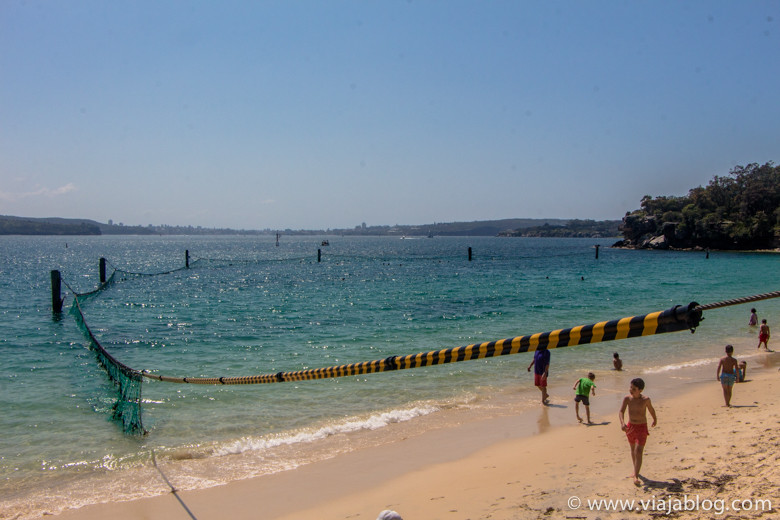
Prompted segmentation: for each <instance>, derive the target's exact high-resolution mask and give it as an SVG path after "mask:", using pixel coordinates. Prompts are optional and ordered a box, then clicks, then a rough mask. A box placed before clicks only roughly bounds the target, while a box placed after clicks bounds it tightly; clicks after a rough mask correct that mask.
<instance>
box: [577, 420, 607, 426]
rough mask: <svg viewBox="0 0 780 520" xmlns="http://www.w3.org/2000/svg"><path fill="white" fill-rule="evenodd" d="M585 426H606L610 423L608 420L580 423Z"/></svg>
mask: <svg viewBox="0 0 780 520" xmlns="http://www.w3.org/2000/svg"><path fill="white" fill-rule="evenodd" d="M582 424H584V425H585V426H607V425H608V424H612V423H611V422H610V421H601V422H592V423H586V422H584V423H582Z"/></svg>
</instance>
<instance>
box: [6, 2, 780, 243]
mask: <svg viewBox="0 0 780 520" xmlns="http://www.w3.org/2000/svg"><path fill="white" fill-rule="evenodd" d="M779 57H780V1H778V0H771V1H754V0H744V1H732V0H728V1H721V0H706V1H693V0H691V1H686V0H658V1H652V2H650V1H631V0H620V1H612V0H595V1H589V2H580V1H555V0H552V1H551V0H544V1H542V0H539V1H530V0H529V1H523V0H512V1H499V0H496V1H464V0H438V1H434V0H429V1H425V0H409V1H406V0H382V1H379V0H377V1H348V0H344V1H340V0H331V1H324V2H323V1H320V0H317V1H304V0H301V1H296V0H285V1H251V2H250V1H246V2H237V1H233V0H221V1H219V2H213V1H170V0H153V1H152V0H138V1H133V2H126V1H108V0H96V1H87V0H68V1H66V2H63V1H55V0H51V1H36V0H25V1H19V0H2V1H1V2H0V215H15V216H23V217H68V218H88V219H93V220H97V221H99V222H107V221H108V220H109V219H111V220H113V221H114V223H119V222H122V223H124V224H125V225H144V226H145V225H149V224H152V225H185V226H186V225H193V226H203V227H229V228H234V229H335V228H351V227H355V226H358V225H360V224H362V223H366V224H367V225H370V226H371V225H394V224H429V223H434V222H453V221H474V220H492V219H502V218H580V219H596V220H605V219H620V218H622V217H623V216H624V215H625V213H626V212H627V211H632V210H634V209H637V208H639V204H640V201H641V199H642V197H643V196H644V195H651V196H659V195H685V194H687V192H688V190H689V189H691V188H694V187H697V186H704V185H706V184H707V183H708V182H709V181H710V180H711V179H712V178H713V177H714V176H716V175H720V176H723V175H727V174H728V173H729V172H730V171H731V170H732V168H734V167H735V166H738V165H743V166H744V165H747V164H750V163H759V164H764V163H765V162H768V161H773V162H778V161H780V102H779V101H778V93H779V92H780V67H778V64H780V61H778V59H779Z"/></svg>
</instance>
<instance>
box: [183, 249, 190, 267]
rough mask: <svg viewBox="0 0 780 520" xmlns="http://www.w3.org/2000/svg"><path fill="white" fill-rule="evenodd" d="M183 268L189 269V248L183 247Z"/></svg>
mask: <svg viewBox="0 0 780 520" xmlns="http://www.w3.org/2000/svg"><path fill="white" fill-rule="evenodd" d="M184 268H185V269H189V268H190V250H189V249H185V250H184Z"/></svg>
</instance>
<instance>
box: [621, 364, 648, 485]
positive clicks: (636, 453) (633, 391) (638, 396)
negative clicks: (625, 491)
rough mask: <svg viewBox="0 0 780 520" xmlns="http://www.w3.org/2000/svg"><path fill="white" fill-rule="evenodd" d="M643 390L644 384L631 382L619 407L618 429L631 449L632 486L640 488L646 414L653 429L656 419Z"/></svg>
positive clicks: (646, 433) (645, 439) (634, 380)
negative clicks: (626, 415) (651, 422)
mask: <svg viewBox="0 0 780 520" xmlns="http://www.w3.org/2000/svg"><path fill="white" fill-rule="evenodd" d="M644 389H645V382H644V381H643V380H642V379H640V378H638V377H637V378H636V379H633V380H631V386H630V387H629V390H628V392H629V393H628V395H627V396H626V397H624V398H623V405H622V406H621V407H620V413H619V414H618V417H619V418H620V428H621V429H622V430H623V431H624V432H626V437H627V438H628V445H629V446H630V448H631V460H632V461H633V463H634V474H633V475H632V477H633V479H634V485H635V486H640V485H642V482H641V481H640V480H639V470H640V469H642V453H643V452H644V450H645V442H646V441H647V436H648V435H649V432H648V431H647V412H650V416H651V417H652V418H653V427H655V425H656V423H657V422H658V419H657V418H656V416H655V409H654V408H653V404H652V403H651V402H650V398H649V397H646V396H644V395H642V390H644ZM626 408H628V422H627V423H626V422H625V418H624V415H625V412H626Z"/></svg>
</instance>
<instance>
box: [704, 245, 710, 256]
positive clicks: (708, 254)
mask: <svg viewBox="0 0 780 520" xmlns="http://www.w3.org/2000/svg"><path fill="white" fill-rule="evenodd" d="M709 257H710V248H709V247H708V248H707V256H706V257H705V258H709Z"/></svg>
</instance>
